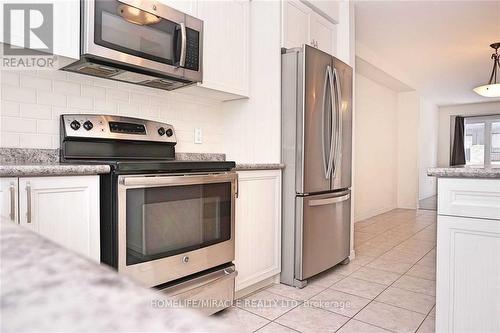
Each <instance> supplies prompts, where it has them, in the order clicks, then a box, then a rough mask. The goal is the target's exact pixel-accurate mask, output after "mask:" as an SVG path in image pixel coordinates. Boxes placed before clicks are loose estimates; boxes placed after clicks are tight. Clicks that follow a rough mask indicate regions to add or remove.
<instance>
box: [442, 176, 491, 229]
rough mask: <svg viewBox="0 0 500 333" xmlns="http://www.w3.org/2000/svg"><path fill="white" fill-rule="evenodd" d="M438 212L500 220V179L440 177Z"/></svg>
mask: <svg viewBox="0 0 500 333" xmlns="http://www.w3.org/2000/svg"><path fill="white" fill-rule="evenodd" d="M438 186H439V195H438V214H439V215H451V216H466V217H478V218H488V219H496V220H500V179H456V178H439V181H438Z"/></svg>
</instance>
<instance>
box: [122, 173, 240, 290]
mask: <svg viewBox="0 0 500 333" xmlns="http://www.w3.org/2000/svg"><path fill="white" fill-rule="evenodd" d="M236 184H237V174H236V173H234V172H232V173H231V172H228V173H220V174H204V175H161V176H155V175H140V176H135V175H134V176H119V177H118V271H119V272H122V273H125V274H127V275H129V276H131V277H132V278H134V279H135V280H138V281H140V282H142V283H144V284H145V285H147V286H150V287H152V286H156V285H159V284H162V283H165V282H168V281H172V280H175V279H178V278H181V277H185V276H187V275H190V274H193V273H197V272H200V271H203V270H206V269H209V268H213V267H215V266H218V265H222V264H225V263H229V262H231V261H233V260H234V209H235V207H234V205H235V195H236Z"/></svg>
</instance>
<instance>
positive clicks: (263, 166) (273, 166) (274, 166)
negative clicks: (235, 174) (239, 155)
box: [233, 163, 285, 171]
mask: <svg viewBox="0 0 500 333" xmlns="http://www.w3.org/2000/svg"><path fill="white" fill-rule="evenodd" d="M284 168H285V165H284V164H282V163H236V167H235V168H234V169H233V170H236V171H244V170H279V169H284Z"/></svg>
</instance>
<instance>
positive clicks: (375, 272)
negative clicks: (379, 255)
mask: <svg viewBox="0 0 500 333" xmlns="http://www.w3.org/2000/svg"><path fill="white" fill-rule="evenodd" d="M351 276H352V277H355V278H358V279H361V280H366V281H370V282H376V283H380V284H383V285H386V286H388V285H390V284H391V283H393V282H394V281H396V280H397V279H398V278H399V277H400V276H401V274H399V273H393V272H388V271H382V270H379V269H376V268H371V267H361V268H360V269H358V270H357V271H356V272H354V273H352V274H351Z"/></svg>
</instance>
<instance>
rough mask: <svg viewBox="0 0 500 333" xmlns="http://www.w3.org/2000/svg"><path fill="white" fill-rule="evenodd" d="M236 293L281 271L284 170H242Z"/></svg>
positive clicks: (237, 212)
mask: <svg viewBox="0 0 500 333" xmlns="http://www.w3.org/2000/svg"><path fill="white" fill-rule="evenodd" d="M235 237H236V238H235V243H236V260H235V265H236V269H237V271H238V276H237V278H236V287H235V289H236V291H239V290H242V289H244V288H247V287H249V286H252V285H254V284H257V283H259V282H261V281H263V280H266V279H268V278H270V277H272V276H275V275H276V274H279V273H280V271H281V170H263V171H239V172H238V198H237V199H236V224H235Z"/></svg>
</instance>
